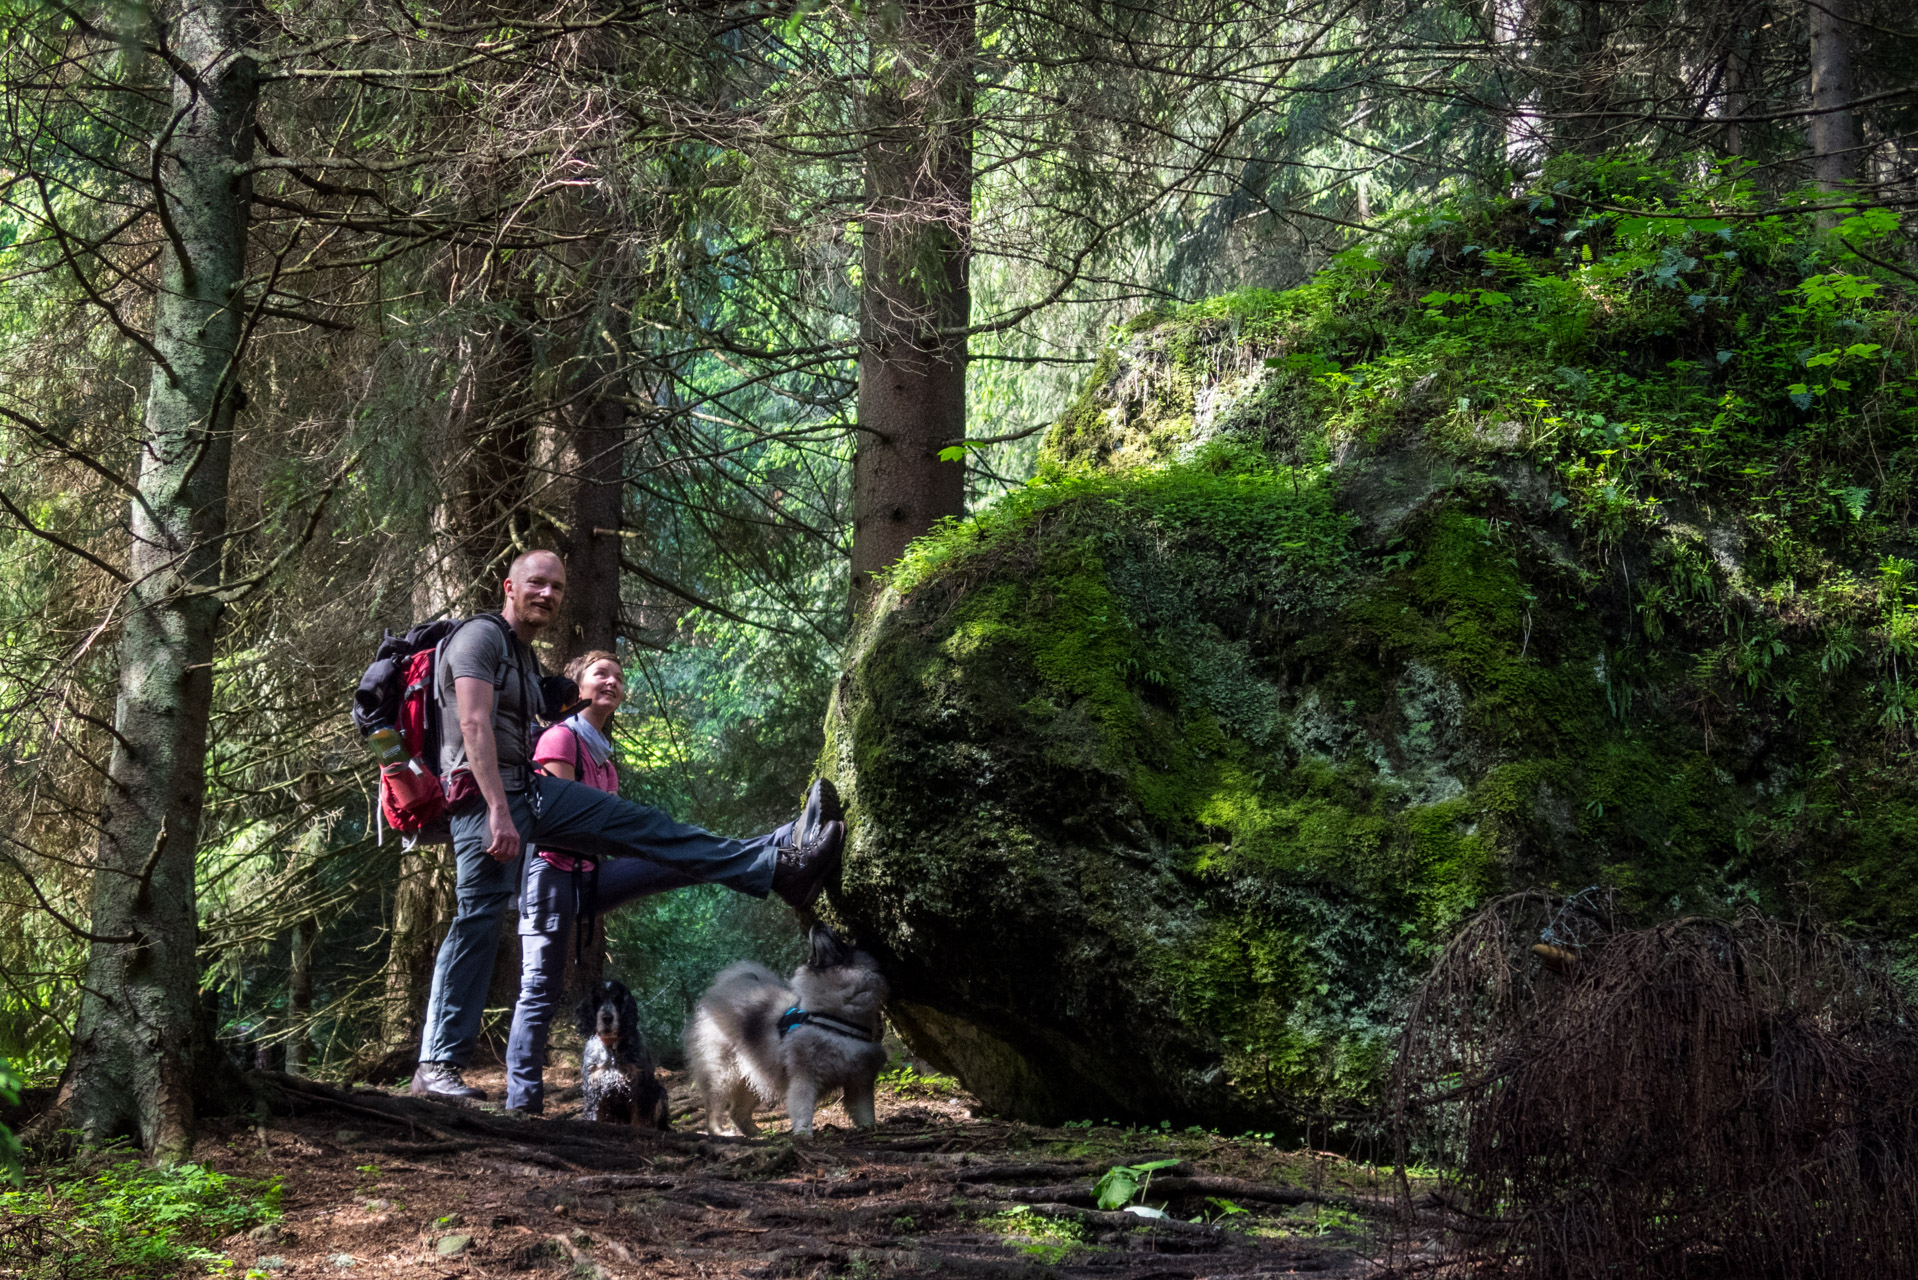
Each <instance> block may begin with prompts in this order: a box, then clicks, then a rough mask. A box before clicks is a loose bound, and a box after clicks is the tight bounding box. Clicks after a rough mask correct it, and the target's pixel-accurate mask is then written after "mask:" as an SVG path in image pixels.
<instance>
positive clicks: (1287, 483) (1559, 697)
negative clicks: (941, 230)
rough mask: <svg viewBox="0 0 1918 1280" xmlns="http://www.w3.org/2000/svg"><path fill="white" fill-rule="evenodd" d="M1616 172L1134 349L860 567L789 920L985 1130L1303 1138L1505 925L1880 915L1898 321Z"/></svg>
mask: <svg viewBox="0 0 1918 1280" xmlns="http://www.w3.org/2000/svg"><path fill="white" fill-rule="evenodd" d="M1624 179H1630V180H1631V181H1632V182H1633V183H1636V179H1635V178H1633V177H1632V175H1624V176H1623V178H1621V175H1620V174H1619V173H1618V172H1616V171H1606V170H1600V171H1595V172H1587V173H1583V174H1580V175H1575V176H1574V179H1570V180H1568V182H1569V183H1571V186H1568V187H1567V188H1565V189H1561V190H1560V191H1559V192H1557V193H1556V194H1551V193H1548V194H1544V195H1541V196H1540V197H1538V198H1537V199H1535V200H1531V201H1521V202H1517V203H1514V204H1502V205H1495V206H1489V207H1482V208H1474V209H1468V210H1462V211H1458V212H1456V213H1455V214H1453V215H1450V216H1448V217H1445V218H1438V219H1432V220H1428V221H1427V222H1425V223H1424V224H1422V225H1420V226H1418V227H1415V228H1413V229H1412V231H1411V232H1410V233H1408V235H1407V236H1406V237H1405V238H1404V239H1403V240H1402V241H1401V242H1400V243H1399V244H1397V245H1394V246H1392V247H1391V248H1390V249H1389V251H1386V250H1382V249H1375V250H1371V251H1357V250H1355V251H1348V253H1346V254H1344V255H1341V256H1340V258H1339V259H1338V260H1336V261H1335V262H1334V263H1333V264H1332V265H1331V267H1329V268H1328V270H1327V271H1326V272H1325V273H1323V274H1322V275H1321V276H1320V277H1319V278H1318V279H1317V280H1315V281H1314V282H1313V283H1312V284H1310V285H1308V286H1306V287H1305V288H1303V289H1300V290H1295V291H1292V292H1291V293H1287V294H1241V295H1234V296H1232V297H1230V298H1227V299H1221V300H1217V301H1215V302H1212V303H1208V304H1203V305H1201V306H1199V307H1194V308H1188V309H1186V310H1183V311H1179V312H1174V313H1162V314H1156V315H1153V316H1150V317H1146V318H1143V319H1142V320H1141V321H1140V322H1137V323H1135V324H1134V325H1132V326H1129V327H1128V329H1127V330H1126V331H1124V332H1122V333H1120V334H1118V335H1115V339H1114V345H1113V347H1112V349H1111V350H1110V351H1109V352H1108V354H1107V358H1106V360H1105V361H1104V362H1102V364H1101V367H1100V370H1099V375H1098V377H1097V378H1095V380H1094V383H1093V385H1092V386H1091V387H1089V388H1088V391H1087V392H1086V394H1085V396H1084V397H1082V398H1081V400H1080V401H1079V403H1078V404H1076V405H1075V406H1074V407H1073V409H1072V410H1071V411H1070V412H1069V413H1068V414H1067V415H1066V417H1065V418H1064V419H1063V420H1062V422H1061V424H1060V425H1059V427H1058V428H1057V429H1056V430H1055V431H1054V433H1053V435H1052V437H1051V439H1050V441H1049V443H1048V459H1049V460H1048V463H1047V467H1046V470H1045V473H1044V475H1043V476H1042V478H1041V480H1040V481H1038V482H1035V484H1034V485H1033V486H1031V487H1030V488H1028V489H1026V490H1023V491H1020V492H1018V493H1015V494H1013V495H1010V496H1009V497H1008V498H1006V499H1005V500H1003V501H1001V502H1000V503H998V504H997V505H995V506H994V507H992V508H990V509H988V510H986V511H984V512H982V513H980V514H979V515H978V516H976V517H975V518H973V519H972V520H970V521H967V522H963V523H959V524H955V525H952V526H949V527H946V528H944V529H942V530H940V531H938V532H937V533H936V534H935V535H934V536H932V537H930V538H928V539H925V540H922V541H921V542H920V543H918V544H916V545H915V547H914V549H913V550H912V552H911V553H910V554H909V555H908V557H907V559H906V560H905V561H904V562H903V563H902V564H901V566H900V567H899V569H898V570H897V571H896V572H895V573H894V575H893V578H892V588H891V589H890V590H889V592H888V593H887V595H886V597H885V599H884V600H883V602H882V603H881V604H880V606H879V608H878V609H877V610H876V611H875V614H874V616H873V617H872V619H871V620H870V622H869V624H868V625H867V627H866V628H865V630H864V631H863V633H862V636H861V638H860V640H859V643H858V647H857V651H856V653H855V654H854V655H853V658H852V661H851V663H850V665H849V667H848V670H847V673H846V675H845V677H844V679H843V680H842V682H841V685H840V688H839V691H838V695H837V697H836V699H835V703H834V709H833V712H832V713H831V716H830V722H829V725H828V747H827V753H826V763H827V768H828V771H829V772H830V773H832V774H833V775H834V776H835V777H836V778H838V780H839V781H840V784H841V787H842V790H843V791H844V792H845V793H846V795H847V797H848V800H849V804H850V823H851V841H850V846H849V854H848V859H847V864H846V871H845V876H844V882H843V885H842V887H841V889H840V890H839V891H838V893H837V894H836V895H835V897H834V899H833V910H834V911H835V913H836V914H837V915H838V916H839V917H840V918H841V919H842V921H843V922H845V923H846V924H847V925H849V926H850V927H851V928H853V929H854V930H855V931H856V932H857V933H858V934H859V936H860V937H861V939H862V941H864V942H866V943H867V944H868V945H871V946H874V947H876V948H877V949H878V950H879V951H880V952H881V953H882V954H883V955H884V957H885V959H886V961H887V963H888V965H889V967H890V970H891V972H892V974H893V976H894V980H895V984H896V988H897V990H898V992H899V995H900V998H901V1001H902V1003H901V1006H900V1008H901V1009H902V1010H910V1012H906V1013H902V1015H901V1018H900V1024H901V1026H902V1029H904V1030H905V1032H906V1033H907V1035H908V1037H909V1038H910V1039H911V1040H912V1041H913V1043H914V1044H915V1046H916V1047H918V1048H919V1049H920V1050H921V1051H922V1052H925V1053H927V1054H928V1056H930V1057H932V1058H934V1059H935V1060H936V1061H938V1062H940V1064H941V1065H944V1066H946V1067H948V1068H949V1069H952V1070H954V1071H956V1072H957V1073H958V1074H959V1075H960V1076H961V1078H962V1079H964V1080H965V1081H966V1082H967V1083H968V1085H970V1086H971V1087H972V1088H973V1089H974V1090H975V1091H976V1092H978V1093H979V1094H980V1096H981V1097H982V1098H984V1099H985V1100H986V1101H987V1102H988V1103H991V1104H993V1105H995V1106H998V1107H1000V1108H1001V1109H1003V1110H1006V1111H1008V1112H1010V1113H1013V1114H1018V1115H1026V1116H1032V1117H1036V1118H1058V1117H1061V1116H1093V1117H1108V1116H1110V1117H1115V1118H1116V1117H1120V1116H1132V1117H1139V1118H1144V1119H1150V1120H1159V1119H1176V1120H1182V1121H1183V1120H1201V1121H1204V1122H1207V1123H1213V1124H1236V1123H1240V1122H1241V1121H1243V1122H1247V1123H1256V1124H1259V1125H1260V1126H1261V1127H1270V1126H1271V1125H1272V1124H1273V1123H1284V1122H1285V1121H1286V1120H1287V1119H1288V1118H1292V1119H1296V1118H1298V1117H1302V1116H1308V1115H1315V1114H1325V1113H1328V1112H1331V1113H1337V1112H1340V1111H1341V1110H1343V1109H1349V1108H1350V1107H1352V1106H1354V1105H1357V1104H1358V1103H1360V1102H1362V1101H1363V1099H1364V1098H1365V1097H1366V1096H1367V1093H1368V1090H1369V1089H1370V1088H1371V1087H1372V1085H1373V1084H1374V1083H1375V1081H1376V1078H1377V1070H1378V1064H1379V1063H1380V1062H1381V1061H1382V1056H1383V1054H1384V1053H1385V1051H1386V1047H1387V1045H1388V1043H1389V1041H1390V1038H1391V1036H1392V1035H1393V1034H1394V1017H1395V1011H1396V1008H1397V1002H1398V1001H1399V1000H1400V998H1401V997H1402V994H1403V992H1404V991H1405V990H1406V987H1407V985H1408V983H1409V982H1410V981H1411V980H1412V978H1413V976H1414V975H1415V974H1417V973H1418V972H1419V971H1420V970H1421V968H1422V967H1423V965H1424V964H1425V962H1426V961H1427V960H1428V958H1429V957H1430V955H1431V954H1432V952H1433V950H1434V949H1435V948H1436V947H1438V946H1440V945H1442V944H1443V942H1444V940H1445V939H1446V938H1447V937H1448V936H1449V933H1450V931H1451V930H1452V929H1453V928H1454V927H1455V925H1456V924H1457V922H1458V921H1459V920H1460V919H1461V918H1462V917H1463V916H1464V915H1465V914H1466V913H1467V912H1469V911H1470V910H1471V909H1472V908H1473V907H1474V906H1475V905H1476V904H1477V903H1479V902H1481V901H1483V900H1484V899H1485V898H1486V897H1487V896H1488V895H1490V894H1493V893H1495V892H1498V891H1501V890H1503V889H1506V888H1511V887H1518V886H1527V885H1546V886H1552V887H1556V888H1559V889H1562V890H1567V891H1569V890H1575V889H1578V888H1581V887H1583V886H1585V885H1590V884H1598V885H1603V886H1607V887H1609V888H1610V889H1612V890H1614V891H1615V892H1616V894H1617V895H1618V900H1619V902H1620V904H1621V906H1622V908H1623V909H1624V910H1626V911H1627V912H1629V913H1632V914H1634V915H1637V916H1640V917H1645V918H1650V917H1655V916H1658V915H1663V914H1669V913H1674V912H1682V911H1695V910H1710V911H1726V910H1732V909H1736V908H1738V907H1740V906H1744V905H1755V906H1757V907H1759V908H1760V909H1764V910H1769V911H1779V912H1796V911H1811V912H1815V913H1817V914H1819V915H1821V916H1824V917H1826V918H1828V919H1831V920H1835V921H1837V922H1840V923H1841V924H1844V925H1846V926H1847V927H1852V928H1868V929H1873V930H1876V931H1879V932H1881V933H1885V934H1889V935H1891V936H1894V937H1897V938H1900V939H1903V938H1907V937H1909V936H1910V935H1911V933H1912V931H1913V929H1914V928H1915V927H1918V899H1915V898H1914V896H1913V895H1914V892H1915V890H1914V888H1913V886H1914V885H1915V884H1918V874H1915V873H1918V853H1915V852H1914V845H1913V837H1914V836H1918V801H1914V789H1913V785H1912V784H1913V781H1914V761H1913V756H1912V743H1911V728H1912V719H1913V716H1914V715H1918V698H1914V697H1913V694H1912V692H1911V687H1910V685H1909V684H1908V680H1909V677H1910V665H1911V662H1912V659H1913V658H1914V657H1918V571H1914V570H1912V569H1911V568H1910V565H1909V563H1908V562H1909V561H1910V560H1911V559H1913V558H1914V553H1913V546H1912V541H1911V533H1910V524H1909V521H1910V514H1911V510H1910V503H1911V494H1910V490H1909V484H1908V482H1906V481H1901V480H1900V478H1899V474H1900V473H1899V472H1898V471H1897V470H1896V468H1892V469H1887V467H1886V466H1885V460H1886V459H1892V460H1898V459H1903V460H1905V461H1906V462H1909V461H1910V460H1912V459H1918V448H1915V447H1914V444H1915V443H1918V409H1915V408H1914V405H1918V397H1914V395H1913V394H1912V386H1911V377H1910V375H1911V371H1912V368H1913V365H1912V351H1911V339H1910V337H1909V336H1908V335H1909V333H1910V332H1911V330H1910V326H1909V324H1908V319H1909V317H1908V316H1907V315H1906V314H1905V313H1906V312H1907V311H1908V310H1909V305H1908V303H1907V301H1906V300H1905V299H1904V297H1903V295H1902V294H1898V293H1896V292H1895V291H1894V290H1893V289H1892V288H1891V286H1890V285H1889V283H1888V282H1887V281H1886V279H1884V278H1882V277H1879V276H1873V275H1872V273H1871V272H1870V271H1869V269H1867V268H1866V267H1864V266H1862V265H1860V262H1859V260H1858V259H1856V257H1855V256H1854V257H1847V256H1846V255H1847V253H1848V250H1847V248H1846V241H1845V240H1844V239H1843V238H1842V235H1841V236H1840V237H1838V238H1834V237H1831V236H1822V237H1821V236H1820V235H1819V234H1818V233H1816V232H1815V231H1814V230H1813V229H1812V228H1811V227H1810V226H1809V225H1808V224H1807V223H1805V222H1803V221H1799V220H1793V219H1779V218H1773V219H1770V220H1763V219H1750V220H1745V221H1742V222H1738V221H1733V220H1728V219H1723V218H1713V217H1711V216H1710V214H1711V211H1712V209H1713V208H1719V209H1721V211H1722V208H1723V207H1724V206H1726V205H1728V204H1736V202H1737V201H1738V200H1740V199H1742V198H1743V197H1742V196H1741V195H1740V194H1739V193H1738V192H1736V191H1730V192H1725V191H1720V192H1716V193H1700V192H1697V191H1689V190H1685V189H1681V188H1678V187H1676V186H1660V185H1659V184H1656V183H1654V184H1650V185H1647V184H1637V185H1633V186H1630V187H1629V188H1628V189H1629V191H1630V192H1631V198H1634V199H1640V200H1644V201H1646V203H1647V204H1648V206H1649V205H1659V204H1660V202H1661V201H1662V205H1661V206H1660V207H1657V208H1651V209H1649V211H1650V212H1661V213H1677V214H1683V215H1684V216H1683V217H1673V218H1661V219H1645V220H1640V222H1642V224H1643V225H1640V222H1633V221H1629V220H1621V219H1617V218H1612V217H1609V216H1599V215H1587V214H1583V213H1581V212H1580V211H1581V210H1584V209H1588V208H1590V207H1592V206H1591V205H1590V204H1585V203H1579V202H1577V201H1575V200H1574V199H1572V198H1571V197H1572V196H1573V195H1574V194H1577V192H1575V191H1574V190H1573V187H1575V186H1576V184H1577V183H1583V184H1585V185H1584V187H1583V188H1579V189H1578V190H1579V191H1582V192H1583V194H1584V195H1585V196H1592V195H1599V196H1603V197H1604V199H1603V200H1602V201H1601V203H1611V204H1617V203H1619V202H1621V201H1623V200H1624V199H1626V198H1627V197H1626V196H1625V195H1623V194H1621V193H1620V191H1619V189H1618V186H1617V184H1618V183H1620V182H1621V181H1623V180H1624ZM1607 182H1610V183H1613V184H1614V186H1613V187H1611V188H1607V187H1606V186H1605V184H1606V183H1607ZM1712 201H1717V202H1718V204H1717V205H1716V206H1714V205H1712V204H1711V202H1712ZM1848 225H1849V224H1848ZM1869 231H1870V228H1868V227H1867V228H1862V229H1861V228H1858V227H1853V228H1852V232H1851V234H1856V235H1864V234H1867V233H1868V232H1869ZM1841 277H1842V278H1841ZM1847 281H1850V283H1846V282H1847ZM1868 286H1869V287H1868ZM1827 294H1829V295H1830V296H1829V297H1826V296H1825V295H1827ZM1866 348H1869V350H1868V351H1867V350H1866ZM1806 352H1811V353H1812V354H1811V355H1809V356H1808V355H1806V354H1805V353H1806ZM1727 353H1729V354H1727ZM1819 353H1830V354H1831V359H1830V360H1828V361H1824V362H1822V363H1817V364H1813V363H1811V360H1812V359H1813V357H1814V356H1817V355H1818V354H1819ZM1861 353H1862V354H1861ZM1847 361H1850V362H1853V363H1854V364H1858V365H1859V366H1860V369H1862V367H1863V363H1864V362H1870V363H1872V367H1873V368H1874V369H1875V370H1876V373H1875V374H1874V375H1873V376H1874V377H1875V381H1873V382H1871V384H1870V389H1869V390H1868V389H1867V387H1866V380H1865V377H1864V375H1863V373H1862V372H1858V371H1854V375H1855V376H1853V377H1850V378H1846V377H1842V376H1840V372H1842V371H1843V370H1845V369H1847V368H1848V367H1849V366H1848V365H1847V363H1846V362H1847ZM1820 371H1826V372H1820ZM1817 378H1823V379H1825V380H1824V381H1822V382H1820V383H1818V385H1817V387H1815V388H1813V389H1812V390H1809V391H1808V390H1806V389H1805V388H1806V387H1808V386H1810V383H1809V382H1808V381H1806V380H1808V379H1817ZM1841 383H1842V384H1844V385H1840V384H1841ZM1901 566H1902V567H1901Z"/></svg>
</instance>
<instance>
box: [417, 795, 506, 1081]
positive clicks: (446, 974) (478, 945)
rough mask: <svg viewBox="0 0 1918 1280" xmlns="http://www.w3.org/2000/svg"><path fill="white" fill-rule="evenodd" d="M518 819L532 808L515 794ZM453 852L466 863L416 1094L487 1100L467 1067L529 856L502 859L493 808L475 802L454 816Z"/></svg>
mask: <svg viewBox="0 0 1918 1280" xmlns="http://www.w3.org/2000/svg"><path fill="white" fill-rule="evenodd" d="M512 800H513V810H514V818H515V820H516V821H517V822H519V823H521V824H522V830H523V829H524V825H523V824H524V823H525V821H526V810H525V807H524V805H523V803H522V802H521V800H522V798H521V797H520V796H518V795H515V796H513V797H512ZM450 821H451V825H452V829H453V851H454V857H455V861H456V864H457V866H458V879H457V881H456V882H455V889H454V914H453V924H452V927H451V928H449V929H448V930H447V931H446V940H445V941H444V942H442V943H441V944H440V950H439V955H438V957H437V959H436V960H435V962H434V965H433V993H432V995H431V996H430V997H429V998H428V1000H427V1002H426V1019H425V1023H426V1025H425V1026H424V1028H422V1031H421V1035H420V1067H419V1070H418V1071H417V1072H415V1073H414V1077H413V1092H415V1093H425V1094H432V1095H442V1096H445V1097H452V1098H483V1097H485V1094H484V1093H482V1092H481V1091H480V1090H478V1089H475V1088H473V1087H472V1086H470V1085H468V1084H466V1083H465V1082H464V1081H463V1080H462V1079H461V1078H460V1070H461V1068H463V1067H465V1066H466V1064H467V1063H468V1062H470V1061H471V1060H472V1057H473V1050H474V1049H475V1047H477V1046H478V1044H479V1033H480V1023H481V1021H482V1019H483V1018H484V1016H485V1013H486V989H487V987H488V986H489V985H491V983H492V978H493V961H494V958H495V957H496V956H497V954H498V952H499V931H500V925H501V922H502V918H503V917H504V916H505V914H506V911H507V909H508V908H509V907H510V906H511V905H512V901H513V895H514V893H515V891H516V890H517V889H518V887H519V875H520V863H521V860H522V858H523V857H524V855H521V858H514V859H513V860H512V861H510V862H496V861H494V860H493V859H492V858H490V857H488V856H487V855H486V840H487V826H486V810H485V808H484V807H483V806H472V807H469V808H468V809H467V810H466V811H464V812H461V813H456V814H454V815H452V817H451V819H450Z"/></svg>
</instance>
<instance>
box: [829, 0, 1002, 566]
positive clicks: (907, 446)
mask: <svg viewBox="0 0 1918 1280" xmlns="http://www.w3.org/2000/svg"><path fill="white" fill-rule="evenodd" d="M882 12H884V13H885V14H886V16H885V17H883V18H880V19H878V21H879V23H880V24H881V25H880V27H879V29H878V30H877V31H876V33H875V35H874V38H873V57H874V63H875V66H874V74H873V82H872V89H871V91H870V93H869V94H868V95H867V99H866V107H867V110H868V112H869V113H870V117H871V124H870V132H869V135H868V140H867V144H866V195H867V212H866V217H865V223H864V227H863V235H864V250H863V269H864V285H863V290H862V296H861V320H860V343H859V445H858V451H857V453H855V454H854V456H853V470H852V475H853V499H852V507H853V535H852V582H853V598H854V600H855V602H858V601H863V600H865V599H867V598H869V597H870V596H871V595H872V593H873V591H874V588H875V582H874V578H873V575H874V573H876V572H878V571H879V570H882V569H885V568H887V567H888V566H890V565H891V564H893V563H894V562H895V561H897V560H898V559H899V557H900V555H901V554H902V553H903V552H904V551H905V549H906V544H907V543H909V542H911V541H912V540H913V539H914V538H916V537H918V536H919V535H920V534H922V533H924V532H926V530H927V529H929V528H931V527H932V524H933V522H934V521H936V520H939V519H940V518H942V517H945V516H958V515H962V514H964V512H965V499H966V492H965V485H966V472H965V464H964V463H963V462H961V461H951V462H947V461H942V460H941V459H940V457H939V451H940V450H941V449H944V448H948V447H951V446H954V445H957V444H959V443H960V441H962V440H963V439H964V438H965V433H966V338H965V327H966V325H967V323H968V322H969V321H970V319H971V314H972V294H971V289H970V285H969V282H968V259H969V252H970V249H969V246H970V239H971V226H972V96H973V95H972V78H973V62H974V57H975V52H976V47H977V34H976V32H975V30H974V5H973V3H972V0H905V3H903V4H902V5H900V6H899V8H898V9H896V10H892V9H887V10H884V11H882Z"/></svg>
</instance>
